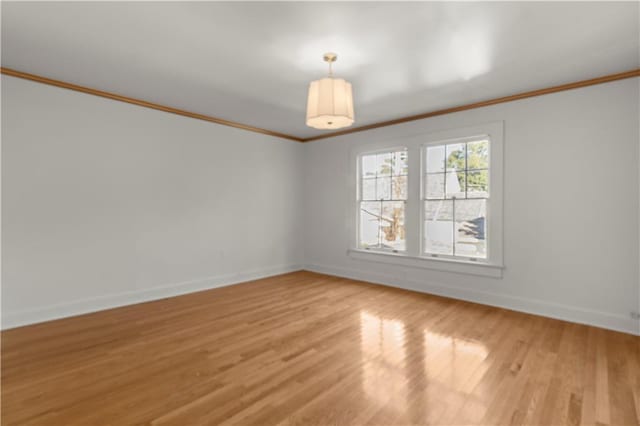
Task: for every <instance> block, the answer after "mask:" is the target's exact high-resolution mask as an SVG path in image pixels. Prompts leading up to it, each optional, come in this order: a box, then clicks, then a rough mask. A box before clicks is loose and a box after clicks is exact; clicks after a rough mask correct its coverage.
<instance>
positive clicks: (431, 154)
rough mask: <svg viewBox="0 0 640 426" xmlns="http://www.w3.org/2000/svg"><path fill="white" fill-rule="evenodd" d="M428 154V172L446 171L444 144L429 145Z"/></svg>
mask: <svg viewBox="0 0 640 426" xmlns="http://www.w3.org/2000/svg"><path fill="white" fill-rule="evenodd" d="M425 152H426V155H427V173H437V172H444V145H439V146H428V147H427V149H426V151H425Z"/></svg>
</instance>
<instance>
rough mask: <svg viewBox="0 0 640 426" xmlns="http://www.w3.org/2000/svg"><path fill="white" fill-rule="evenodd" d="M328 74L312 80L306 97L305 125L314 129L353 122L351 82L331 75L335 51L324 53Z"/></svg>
mask: <svg viewBox="0 0 640 426" xmlns="http://www.w3.org/2000/svg"><path fill="white" fill-rule="evenodd" d="M323 58H324V60H325V62H327V63H328V64H329V76H328V77H325V78H323V79H320V80H316V81H312V82H311V84H310V85H309V97H308V98H307V126H309V127H313V128H315V129H340V128H342V127H348V126H351V125H352V124H353V121H354V120H353V94H352V93H351V83H349V82H348V81H346V80H344V79H342V78H334V77H333V69H332V64H333V63H334V62H335V61H336V59H338V55H336V54H335V53H325V54H324V57H323Z"/></svg>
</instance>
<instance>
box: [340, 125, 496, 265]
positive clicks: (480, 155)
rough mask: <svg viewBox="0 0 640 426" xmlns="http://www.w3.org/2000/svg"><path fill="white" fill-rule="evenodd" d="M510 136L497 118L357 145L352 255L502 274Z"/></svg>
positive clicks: (362, 257) (353, 153)
mask: <svg viewBox="0 0 640 426" xmlns="http://www.w3.org/2000/svg"><path fill="white" fill-rule="evenodd" d="M502 135H503V124H502V122H497V123H489V124H485V125H479V126H473V127H469V128H464V129H455V130H450V131H444V132H439V133H433V134H428V135H419V136H413V137H411V138H406V139H403V140H402V145H401V146H402V147H401V148H398V141H395V142H389V143H371V144H370V145H369V148H370V149H369V150H367V149H356V150H354V151H352V160H353V163H352V164H354V166H355V167H354V171H355V173H353V174H352V179H353V180H352V182H353V183H354V184H355V188H354V194H355V197H354V198H355V201H356V203H355V209H354V211H353V212H352V216H351V217H352V218H353V219H352V223H354V224H355V229H354V232H353V233H352V235H353V236H354V237H353V238H354V240H352V241H353V242H352V246H351V247H352V250H351V251H350V253H351V256H352V257H355V258H358V259H364V260H376V261H382V262H389V263H398V264H403V265H409V266H418V267H426V268H433V269H439V270H445V271H452V272H463V273H473V274H476V273H477V274H480V275H486V276H501V274H502V272H501V269H502V184H503V182H502V173H503V170H502V143H503V141H502V137H503V136H502ZM366 147H367V146H366V145H365V148H366ZM371 148H373V149H371Z"/></svg>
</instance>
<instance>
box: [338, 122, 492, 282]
mask: <svg viewBox="0 0 640 426" xmlns="http://www.w3.org/2000/svg"><path fill="white" fill-rule="evenodd" d="M483 137H487V138H489V146H490V147H489V182H490V189H489V191H490V196H489V199H488V201H487V220H488V224H489V226H488V227H487V258H486V259H479V258H478V259H475V260H473V258H461V257H450V256H445V255H441V256H438V257H432V256H430V255H429V254H423V244H424V220H423V219H424V202H423V199H422V198H423V197H422V194H423V191H424V188H423V185H424V178H423V176H424V172H425V170H424V167H423V166H424V164H423V161H424V152H423V149H426V148H425V147H426V146H429V145H439V144H445V143H452V142H456V141H461V142H462V141H468V140H476V139H479V138H483ZM503 145H504V123H503V122H502V121H498V122H492V123H485V124H479V125H475V126H469V127H464V128H459V129H449V130H443V131H438V132H435V133H428V134H420V135H415V136H411V137H407V138H404V139H402V140H401V141H399V140H397V139H396V140H393V141H386V142H385V141H383V142H378V143H373V144H371V143H364V144H362V145H360V146H358V147H357V148H354V149H352V150H351V155H350V162H351V167H350V168H349V170H350V173H349V188H350V191H349V196H350V202H349V204H348V205H349V206H350V207H349V224H350V227H349V228H350V231H349V233H350V248H349V250H348V252H349V255H350V256H351V257H352V258H354V259H357V260H365V261H374V262H382V263H392V264H397V265H403V266H411V267H417V268H426V269H434V270H439V271H446V272H457V273H464V274H472V275H482V276H488V277H494V278H500V277H502V270H503V268H504V264H503V223H504V215H503V191H504V190H503V185H504V181H503V180H504V178H503V176H504V161H503V158H504V155H503V150H504V146H503ZM399 149H406V150H407V152H408V169H409V172H408V173H409V176H408V179H407V184H408V188H407V201H406V203H405V231H406V232H405V234H406V251H403V252H393V251H391V250H384V249H361V248H359V235H358V233H359V229H360V226H359V225H360V224H359V217H360V214H359V213H360V212H359V193H358V191H359V190H360V189H359V185H360V158H361V157H362V156H363V155H368V154H375V153H380V152H388V151H393V150H399Z"/></svg>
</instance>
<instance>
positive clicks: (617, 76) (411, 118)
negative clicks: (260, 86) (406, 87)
mask: <svg viewBox="0 0 640 426" xmlns="http://www.w3.org/2000/svg"><path fill="white" fill-rule="evenodd" d="M632 77H640V68H639V69H635V70H631V71H625V72H621V73H617V74H609V75H605V76H602V77H597V78H591V79H589V80H581V81H576V82H573V83H567V84H561V85H559V86H552V87H547V88H545V89H537V90H531V91H529V92H522V93H518V94H515V95H509V96H503V97H501V98H493V99H488V100H485V101H480V102H475V103H471V104H466V105H459V106H455V107H451V108H445V109H440V110H436V111H430V112H425V113H422V114H417V115H411V116H408V117H401V118H396V119H394V120H388V121H382V122H378V123H373V124H367V125H366V126H360V127H353V128H350V129H346V130H339V131H337V132H331V133H327V134H324V135H318V136H312V137H310V138H304V139H303V140H302V141H303V142H311V141H317V140H320V139H326V138H333V137H336V136H342V135H348V134H350V133H358V132H364V131H366V130H372V129H378V128H380V127H387V126H394V125H396V124H402V123H408V122H409V121H416V120H422V119H425V118H429V117H435V116H437V115H445V114H451V113H454V112H460V111H466V110H470V109H476V108H482V107H486V106H491V105H497V104H502V103H505V102H512V101H518V100H520V99H526V98H533V97H534V96H542V95H548V94H551V93H557V92H563V91H565V90H571V89H578V88H580V87H587V86H593V85H596V84H602V83H609V82H611V81H617V80H624V79H627V78H632Z"/></svg>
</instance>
